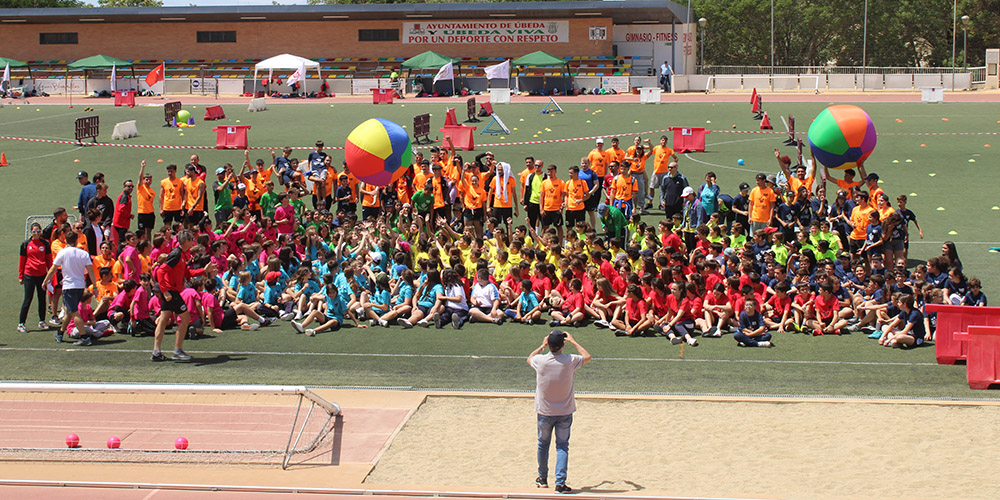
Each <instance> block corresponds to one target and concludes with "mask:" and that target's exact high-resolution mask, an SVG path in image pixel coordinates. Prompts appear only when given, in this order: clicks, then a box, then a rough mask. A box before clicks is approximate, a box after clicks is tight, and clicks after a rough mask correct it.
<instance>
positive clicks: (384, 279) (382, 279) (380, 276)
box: [375, 273, 389, 283]
mask: <svg viewBox="0 0 1000 500" xmlns="http://www.w3.org/2000/svg"><path fill="white" fill-rule="evenodd" d="M375 282H376V283H388V282H389V275H388V274H385V273H376V274H375Z"/></svg>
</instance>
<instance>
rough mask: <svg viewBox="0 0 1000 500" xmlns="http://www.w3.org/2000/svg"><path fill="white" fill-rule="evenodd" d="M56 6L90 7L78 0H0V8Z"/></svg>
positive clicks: (46, 7)
mask: <svg viewBox="0 0 1000 500" xmlns="http://www.w3.org/2000/svg"><path fill="white" fill-rule="evenodd" d="M56 7H63V8H67V7H90V5H88V4H87V3H86V2H82V1H78V0H0V9H51V8H56Z"/></svg>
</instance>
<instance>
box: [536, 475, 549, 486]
mask: <svg viewBox="0 0 1000 500" xmlns="http://www.w3.org/2000/svg"><path fill="white" fill-rule="evenodd" d="M535 486H537V487H539V488H548V487H549V481H548V480H547V479H545V478H544V477H542V476H538V477H536V478H535Z"/></svg>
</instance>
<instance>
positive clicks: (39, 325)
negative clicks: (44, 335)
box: [38, 321, 52, 330]
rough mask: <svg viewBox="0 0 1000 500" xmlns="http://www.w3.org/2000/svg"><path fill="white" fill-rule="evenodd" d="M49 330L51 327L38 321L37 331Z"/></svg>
mask: <svg viewBox="0 0 1000 500" xmlns="http://www.w3.org/2000/svg"><path fill="white" fill-rule="evenodd" d="M51 328H52V327H51V326H49V324H48V323H46V322H44V321H39V322H38V329H39V330H49V329H51Z"/></svg>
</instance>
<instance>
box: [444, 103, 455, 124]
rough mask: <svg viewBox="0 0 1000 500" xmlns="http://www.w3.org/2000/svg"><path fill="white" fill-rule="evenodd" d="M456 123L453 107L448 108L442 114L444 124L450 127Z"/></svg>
mask: <svg viewBox="0 0 1000 500" xmlns="http://www.w3.org/2000/svg"><path fill="white" fill-rule="evenodd" d="M454 125H458V118H457V117H456V116H455V108H448V111H447V112H446V113H445V114H444V126H445V127H450V126H454Z"/></svg>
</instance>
